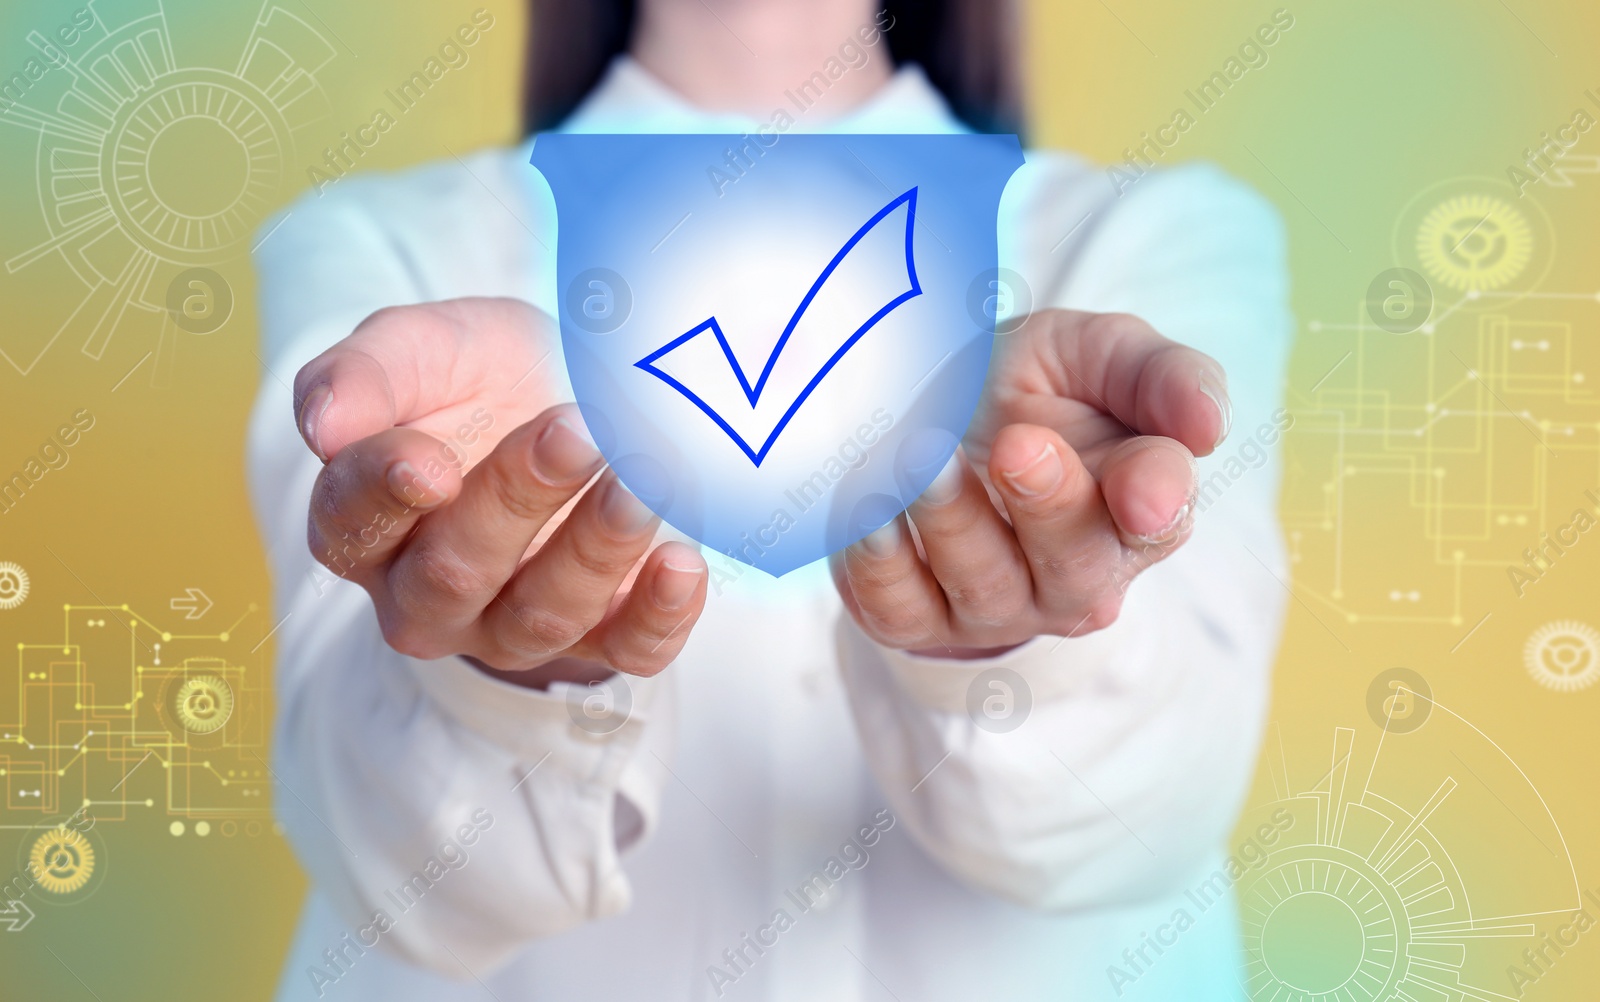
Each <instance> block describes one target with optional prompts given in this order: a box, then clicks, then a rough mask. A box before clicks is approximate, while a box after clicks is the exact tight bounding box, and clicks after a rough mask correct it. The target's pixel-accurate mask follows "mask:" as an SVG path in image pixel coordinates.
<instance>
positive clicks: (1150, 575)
mask: <svg viewBox="0 0 1600 1002" xmlns="http://www.w3.org/2000/svg"><path fill="white" fill-rule="evenodd" d="M1081 215H1082V210H1081V208H1080V209H1075V210H1074V211H1073V213H1072V219H1071V220H1063V226H1062V231H1063V232H1065V230H1066V228H1067V226H1070V225H1071V223H1072V222H1073V221H1075V220H1077V219H1078V217H1079V216H1081ZM1094 215H1096V216H1099V217H1100V218H1090V219H1089V220H1087V221H1086V222H1085V224H1084V228H1085V230H1086V231H1087V232H1086V233H1085V234H1084V235H1083V237H1082V240H1081V244H1080V245H1078V246H1076V247H1073V248H1070V250H1072V251H1073V252H1075V253H1076V254H1077V255H1078V259H1077V260H1078V264H1077V265H1076V266H1075V268H1074V272H1073V277H1072V278H1071V280H1070V281H1069V282H1068V283H1067V284H1066V286H1065V287H1064V289H1063V290H1062V293H1061V295H1060V296H1059V297H1058V298H1056V299H1055V300H1054V301H1053V302H1051V303H1050V304H1049V305H1056V306H1070V307H1072V308H1076V309H1086V310H1092V311H1096V312H1104V311H1120V312H1128V313H1133V314H1135V315H1138V316H1141V317H1143V318H1144V319H1146V320H1147V321H1149V322H1150V323H1151V324H1152V325H1153V326H1155V327H1156V329H1157V330H1159V331H1161V332H1162V333H1164V334H1166V335H1167V336H1168V337H1171V338H1173V339H1175V340H1179V341H1183V342H1185V343H1188V344H1190V345H1193V346H1195V347H1197V348H1199V349H1201V350H1202V351H1205V352H1207V353H1209V354H1211V355H1212V356H1213V357H1216V358H1217V359H1218V360H1219V361H1221V362H1222V363H1223V365H1224V367H1225V368H1226V369H1227V371H1228V373H1229V383H1230V391H1231V395H1232V397H1233V400H1234V424H1233V430H1232V434H1231V435H1230V437H1229V439H1228V441H1227V442H1225V443H1224V445H1223V446H1222V447H1221V448H1220V449H1219V450H1218V451H1217V453H1216V454H1214V455H1213V456H1212V457H1209V458H1208V459H1205V460H1202V461H1201V463H1200V481H1201V491H1200V497H1199V499H1198V501H1197V504H1196V508H1197V511H1198V515H1197V519H1196V527H1195V531H1194V534H1193V536H1192V537H1191V539H1190V541H1189V542H1188V543H1187V544H1186V545H1185V546H1184V547H1183V548H1181V549H1180V550H1179V551H1178V552H1177V553H1175V554H1173V555H1172V556H1171V557H1170V558H1168V559H1167V560H1166V561H1165V562H1163V563H1161V564H1158V565H1156V566H1155V567H1153V568H1151V569H1149V570H1148V571H1146V572H1145V573H1144V574H1142V575H1141V576H1139V577H1138V578H1137V579H1136V580H1135V581H1134V582H1133V583H1132V584H1131V586H1130V587H1129V589H1128V593H1127V596H1126V600H1125V602H1124V605H1123V609H1122V614H1121V616H1120V618H1119V619H1118V621H1117V622H1116V623H1115V624H1113V625H1112V626H1111V627H1109V628H1107V629H1105V630H1102V631H1100V632H1098V633H1095V634H1091V635H1087V636H1084V637H1079V638H1073V639H1062V638H1057V637H1039V638H1036V639H1034V640H1033V641H1030V642H1029V643H1027V644H1024V645H1023V646H1022V647H1020V648H1017V649H1015V650H1013V651H1011V652H1009V653H1007V654H1005V655H1004V656H1001V657H997V658H991V659H988V660H982V661H957V660H941V659H934V658H925V657H918V656H916V655H912V654H908V653H905V652H901V651H893V650H888V649H885V648H883V647H880V646H878V645H877V644H875V643H874V642H872V641H871V640H870V639H868V638H867V637H866V636H865V635H864V634H863V633H862V632H861V631H860V630H859V628H858V627H857V626H856V625H855V623H854V622H853V621H851V620H850V619H849V618H848V617H845V618H844V619H843V620H842V621H841V624H840V628H839V629H840V636H839V645H840V656H841V663H842V665H843V670H844V674H845V682H846V685H847V687H848V689H849V691H850V695H851V702H852V709H853V713H854V715H855V719H856V725H857V729H858V731H859V732H860V735H861V740H862V743H863V745H864V747H865V749H866V753H867V756H868V759H869V761H870V765H871V768H872V770H873V772H874V774H875V776H876V778H877V780H878V782H879V784H880V785H881V786H882V788H883V790H884V793H885V795H886V796H887V798H888V799H889V801H890V803H891V804H892V806H893V808H894V810H895V812H896V815H897V816H898V817H900V818H901V819H902V820H904V821H905V822H906V826H907V828H908V830H909V831H911V832H912V834H913V836H914V837H915V838H916V839H917V841H918V842H919V843H920V844H921V845H922V846H923V848H924V849H926V850H927V851H928V853H929V854H930V855H931V856H932V857H934V858H935V859H936V860H938V861H939V863H940V864H941V865H942V866H943V867H944V868H945V869H946V870H947V871H948V872H950V873H951V874H953V875H954V876H956V877H957V878H959V879H961V880H963V881H965V882H967V883H968V884H970V885H972V886H975V887H977V888H979V889H982V890H985V891H987V892H990V893H993V894H996V895H999V896H1002V897H1004V898H1007V899H1010V900H1013V901H1016V902H1019V903H1022V904H1024V905H1028V906H1032V907H1037V908H1047V909H1072V908H1082V907H1090V906H1095V905H1101V904H1107V903H1113V902H1125V901H1128V900H1133V899H1138V898H1142V897H1149V896H1154V895H1157V894H1161V893H1170V892H1172V891H1174V890H1176V889H1177V888H1178V887H1179V886H1180V885H1181V883H1182V881H1184V880H1185V879H1186V878H1187V877H1189V876H1191V875H1192V874H1193V873H1194V872H1196V871H1197V870H1198V869H1199V868H1200V867H1201V866H1203V865H1204V864H1205V863H1206V861H1207V860H1208V859H1209V858H1214V854H1215V852H1216V849H1217V848H1218V847H1219V846H1220V845H1222V844H1223V842H1224V841H1225V839H1226V837H1227V834H1228V832H1229V831H1230V830H1231V828H1232V826H1233V824H1234V822H1235V819H1236V817H1237V813H1238V810H1239V808H1240V806H1241V803H1242V801H1243V797H1244V794H1245V790H1246V788H1247V784H1248V780H1249V777H1250V774H1251V770H1252V768H1253V766H1254V764H1255V759H1256V753H1257V748H1258V745H1259V742H1260V737H1261V729H1262V725H1263V721H1264V716H1265V708H1266V701H1267V692H1268V680H1269V675H1270V671H1271V666H1272V662H1273V658H1274V655H1275V653H1276V649H1277V644H1278V639H1279V634H1280V628H1281V619H1282V615H1283V611H1284V608H1285V606H1286V604H1287V600H1288V590H1287V584H1286V582H1287V580H1288V573H1287V570H1286V569H1285V563H1286V561H1285V554H1284V551H1283V545H1282V540H1281V537H1280V530H1279V526H1278V521H1277V514H1276V499H1277V491H1278V482H1279V476H1278V470H1277V459H1276V451H1277V450H1276V448H1275V446H1276V444H1277V442H1278V438H1279V435H1280V434H1281V432H1282V430H1283V429H1284V428H1286V427H1287V426H1288V424H1289V423H1292V417H1291V416H1290V415H1288V414H1287V413H1286V412H1285V411H1283V410H1282V409H1281V408H1280V407H1279V403H1280V399H1281V395H1282V380H1283V371H1284V366H1285V363H1286V359H1287V343H1288V332H1289V316H1288V311H1287V305H1286V300H1287V288H1286V279H1285V261H1284V240H1283V236H1282V230H1281V225H1280V223H1279V221H1278V219H1277V216H1276V214H1275V213H1274V212H1273V211H1272V210H1271V209H1270V208H1269V207H1268V206H1267V205H1266V203H1265V202H1263V201H1262V200H1261V199H1260V198H1259V197H1258V196H1256V195H1254V194H1253V193H1251V192H1250V191H1249V190H1248V189H1246V188H1244V187H1243V186H1242V185H1239V184H1238V183H1236V182H1233V181H1231V180H1229V179H1227V178H1226V177H1225V176H1224V175H1222V174H1221V173H1220V172H1218V171H1216V170H1214V169H1212V168H1186V169H1182V170H1176V171H1171V172H1168V173H1166V174H1152V175H1149V176H1147V177H1145V178H1143V179H1141V181H1140V182H1139V186H1138V189H1137V190H1133V191H1130V192H1128V193H1127V194H1126V196H1125V197H1124V198H1122V199H1120V200H1116V201H1112V202H1111V203H1110V204H1109V205H1102V206H1101V207H1099V208H1097V209H1096V210H1095V212H1094Z"/></svg>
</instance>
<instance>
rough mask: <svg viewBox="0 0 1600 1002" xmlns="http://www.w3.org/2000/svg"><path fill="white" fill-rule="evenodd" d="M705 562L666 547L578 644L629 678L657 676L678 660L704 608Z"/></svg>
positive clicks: (688, 550)
mask: <svg viewBox="0 0 1600 1002" xmlns="http://www.w3.org/2000/svg"><path fill="white" fill-rule="evenodd" d="M709 578H710V575H709V573H708V571H707V568H706V562H705V560H704V559H702V558H701V556H700V554H698V553H696V552H695V551H694V549H693V548H692V547H689V546H685V545H684V544H682V543H676V542H671V543H663V544H661V545H660V546H658V547H656V550H655V552H654V553H652V554H650V556H649V557H648V558H647V559H646V560H645V563H644V567H643V568H642V569H641V570H640V571H639V576H638V578H637V579H636V580H635V581H634V583H633V588H632V589H631V590H630V591H629V592H628V596H627V598H626V599H624V600H623V602H622V604H621V605H620V606H619V607H618V608H617V609H616V611H615V612H613V613H612V614H611V615H610V616H609V617H607V618H606V620H605V621H604V622H602V623H601V624H600V626H599V627H598V628H596V629H595V630H593V631H592V632H591V633H590V635H589V636H587V637H585V638H584V641H583V643H582V644H581V645H579V647H580V650H583V651H584V652H585V656H587V657H590V658H592V659H594V660H597V661H602V662H604V663H605V664H608V665H610V666H611V667H613V668H615V669H616V670H618V671H620V672H626V673H627V674H629V675H644V676H649V675H654V674H656V673H657V672H659V671H661V669H663V668H665V667H666V666H667V665H669V664H671V663H672V661H673V660H674V659H675V658H677V656H678V654H679V652H680V651H682V650H683V645H684V644H685V643H686V642H687V641H688V639H689V631H690V630H691V629H693V628H694V624H695V621H696V620H697V619H699V618H700V613H701V611H702V610H703V609H704V608H705V604H706V583H707V581H708V580H709Z"/></svg>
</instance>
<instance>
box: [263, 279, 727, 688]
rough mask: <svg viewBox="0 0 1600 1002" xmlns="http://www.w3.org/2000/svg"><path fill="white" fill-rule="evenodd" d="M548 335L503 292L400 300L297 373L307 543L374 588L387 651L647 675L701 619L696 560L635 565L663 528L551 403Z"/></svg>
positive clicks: (676, 550)
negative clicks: (308, 462)
mask: <svg viewBox="0 0 1600 1002" xmlns="http://www.w3.org/2000/svg"><path fill="white" fill-rule="evenodd" d="M557 336H558V335H557V334H556V333H555V331H554V330H553V328H552V324H551V322H550V320H549V318H548V317H546V316H545V315H544V314H542V313H540V312H539V311H537V310H535V309H534V308H533V307H531V306H528V305H527V304H525V303H521V302H517V301H515V300H509V299H460V300H453V301H450V302H444V303H431V304H425V305H420V306H404V307H396V308H392V309H386V310H381V311H379V312H378V313H375V314H373V315H372V316H371V317H369V318H367V320H365V321H363V322H362V324H361V326H360V327H358V328H357V329H356V331H355V333H353V334H351V335H350V336H349V337H347V338H345V339H344V340H343V341H341V342H340V343H339V344H337V345H335V346H334V347H332V348H330V349H329V350H327V351H326V352H324V353H323V354H321V355H320V356H318V357H317V358H315V359H313V360H312V361H311V362H309V363H308V364H307V365H306V366H305V368H303V369H301V370H300V373H299V375H298V376H297V377H296V378H295V393H294V396H295V401H296V405H297V407H298V409H299V411H298V414H297V418H298V420H299V426H300V431H301V434H302V435H303V436H304V437H305V440H306V444H307V445H309V446H310V447H311V449H312V451H313V452H315V453H316V454H317V455H318V457H320V458H321V459H322V460H323V462H324V463H325V464H326V465H325V466H324V468H323V470H322V472H321V474H320V475H319V476H318V478H317V483H316V487H315V489H314V490H313V492H312V496H311V511H310V526H309V539H310V544H311V551H312V553H313V554H315V556H316V557H317V559H318V560H319V561H321V562H322V563H323V564H324V565H326V566H327V567H329V568H330V569H332V570H333V571H334V572H335V573H338V574H340V575H341V576H344V577H348V578H350V579H351V580H353V581H355V582H357V583H358V584H360V585H361V586H362V587H363V588H365V589H366V590H367V592H368V594H370V595H371V596H372V602H373V605H374V606H375V607H376V609H377V613H378V622H379V625H380V626H381V628H382V630H383V636H384V639H385V640H387V641H388V643H389V644H390V646H392V647H394V648H395V649H396V650H398V651H401V652H402V653H405V654H410V655H413V656H415V657H420V658H438V657H444V656H446V655H451V654H462V655H467V656H468V657H470V658H473V659H475V660H477V661H478V662H479V663H480V665H482V666H486V667H489V668H491V669H497V670H498V671H496V672H495V674H497V675H501V676H502V677H505V676H508V675H511V673H523V674H520V675H514V676H511V680H512V681H519V682H522V683H524V684H531V685H542V684H544V683H546V682H549V681H552V680H555V679H569V680H574V681H576V680H588V679H591V678H595V677H599V676H601V675H604V674H606V673H607V669H615V670H617V671H622V672H627V673H630V674H634V675H652V674H655V673H656V672H658V671H660V670H661V669H662V668H664V667H665V666H666V665H667V664H668V663H669V662H671V661H672V659H673V658H674V657H676V656H677V654H678V651H679V650H680V649H681V648H682V647H683V644H684V641H685V640H686V639H687V637H688V634H689V630H690V628H691V627H692V626H693V625H694V620H695V619H696V618H697V617H698V616H699V615H700V611H701V609H702V607H703V606H704V604H705V597H706V580H707V572H706V565H705V561H704V560H702V559H701V557H700V555H699V553H697V552H696V551H695V550H694V549H692V548H690V547H688V546H684V545H682V544H681V543H664V544H662V545H661V546H658V547H656V548H655V549H654V551H653V552H648V556H646V554H647V551H650V544H651V542H652V540H653V539H654V536H655V531H656V526H657V524H658V520H657V519H656V518H655V516H654V515H653V514H652V513H651V512H650V511H649V509H647V508H646V507H645V506H644V505H642V504H640V503H639V501H638V500H636V499H635V498H634V497H633V496H632V495H631V494H629V493H628V491H627V490H626V489H624V488H623V487H622V485H621V484H620V483H619V482H618V481H617V479H616V476H615V474H613V473H612V472H611V471H610V470H605V471H603V472H602V469H601V468H602V466H603V465H604V463H603V461H602V459H601V457H600V453H599V452H598V451H597V450H596V449H595V447H594V444H593V443H592V442H591V441H590V440H589V438H588V436H587V434H586V433H585V431H584V427H583V422H582V419H581V418H580V417H579V416H578V412H577V409H576V407H574V406H572V405H570V404H560V405H556V406H550V405H551V404H552V403H554V402H555V390H554V374H553V373H552V372H551V371H550V368H549V367H548V366H549V365H550V363H549V362H548V361H547V360H548V359H550V357H551V352H552V350H553V348H554V346H555V343H556V338H557ZM555 364H559V363H555ZM597 473H598V474H599V476H598V477H596V474H597ZM591 481H593V483H592V486H589V488H588V490H586V491H585V490H584V487H585V485H587V484H590V482H591ZM580 492H581V497H580V496H579V494H580ZM575 498H576V501H575V503H574V499H575ZM569 504H570V505H571V507H570V509H568V505H569ZM641 561H642V564H641ZM601 666H604V667H601ZM533 669H540V670H538V671H534V670H533Z"/></svg>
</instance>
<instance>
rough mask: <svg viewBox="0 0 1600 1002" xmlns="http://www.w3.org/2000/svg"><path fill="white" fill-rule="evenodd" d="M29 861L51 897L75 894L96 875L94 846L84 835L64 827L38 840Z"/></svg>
mask: <svg viewBox="0 0 1600 1002" xmlns="http://www.w3.org/2000/svg"><path fill="white" fill-rule="evenodd" d="M28 862H29V871H30V872H31V874H32V876H33V879H34V881H35V882H36V883H37V884H38V885H39V886H40V887H42V888H44V889H45V890H47V891H49V892H50V893H51V894H71V893H72V892H73V891H76V890H78V889H79V888H81V887H82V886H83V885H84V884H87V883H88V882H89V877H90V876H91V875H93V873H94V846H93V845H92V844H90V842H89V840H88V839H87V838H85V837H84V836H83V833H82V832H79V831H75V830H73V829H71V828H67V827H66V826H64V825H63V826H61V827H58V828H52V829H50V830H49V831H47V832H45V833H44V834H43V835H40V836H39V837H38V839H36V840H35V841H34V843H33V850H32V851H31V852H30V853H29V854H28Z"/></svg>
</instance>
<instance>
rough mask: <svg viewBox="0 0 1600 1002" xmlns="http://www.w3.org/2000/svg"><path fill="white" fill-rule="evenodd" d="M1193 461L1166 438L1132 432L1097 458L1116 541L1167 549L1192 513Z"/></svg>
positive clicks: (1138, 547) (1187, 525)
mask: <svg viewBox="0 0 1600 1002" xmlns="http://www.w3.org/2000/svg"><path fill="white" fill-rule="evenodd" d="M1195 487H1196V484H1195V463H1194V457H1193V456H1191V455H1190V454H1189V450H1187V449H1185V448H1184V447H1183V446H1181V445H1179V444H1178V443H1177V442H1174V441H1173V440H1172V439H1170V438H1155V437H1145V438H1135V439H1129V440H1127V441H1125V442H1122V443H1120V444H1119V445H1117V446H1116V447H1115V448H1113V449H1112V450H1111V451H1110V452H1109V453H1107V454H1106V456H1105V457H1104V458H1103V459H1102V460H1101V461H1100V491H1101V494H1102V495H1104V497H1105V503H1106V508H1107V509H1108V510H1109V511H1110V513H1111V517H1112V519H1113V521H1115V522H1116V524H1117V529H1118V532H1119V533H1120V534H1121V537H1122V542H1123V543H1124V544H1125V545H1126V546H1128V547H1130V548H1133V549H1136V550H1139V551H1142V552H1146V551H1150V552H1153V551H1154V550H1156V549H1164V550H1170V549H1171V548H1172V546H1173V545H1175V544H1176V543H1177V542H1178V541H1179V539H1180V537H1181V536H1182V535H1184V534H1185V533H1187V531H1188V529H1189V528H1190V525H1191V523H1192V521H1193V518H1194V502H1195Z"/></svg>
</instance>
